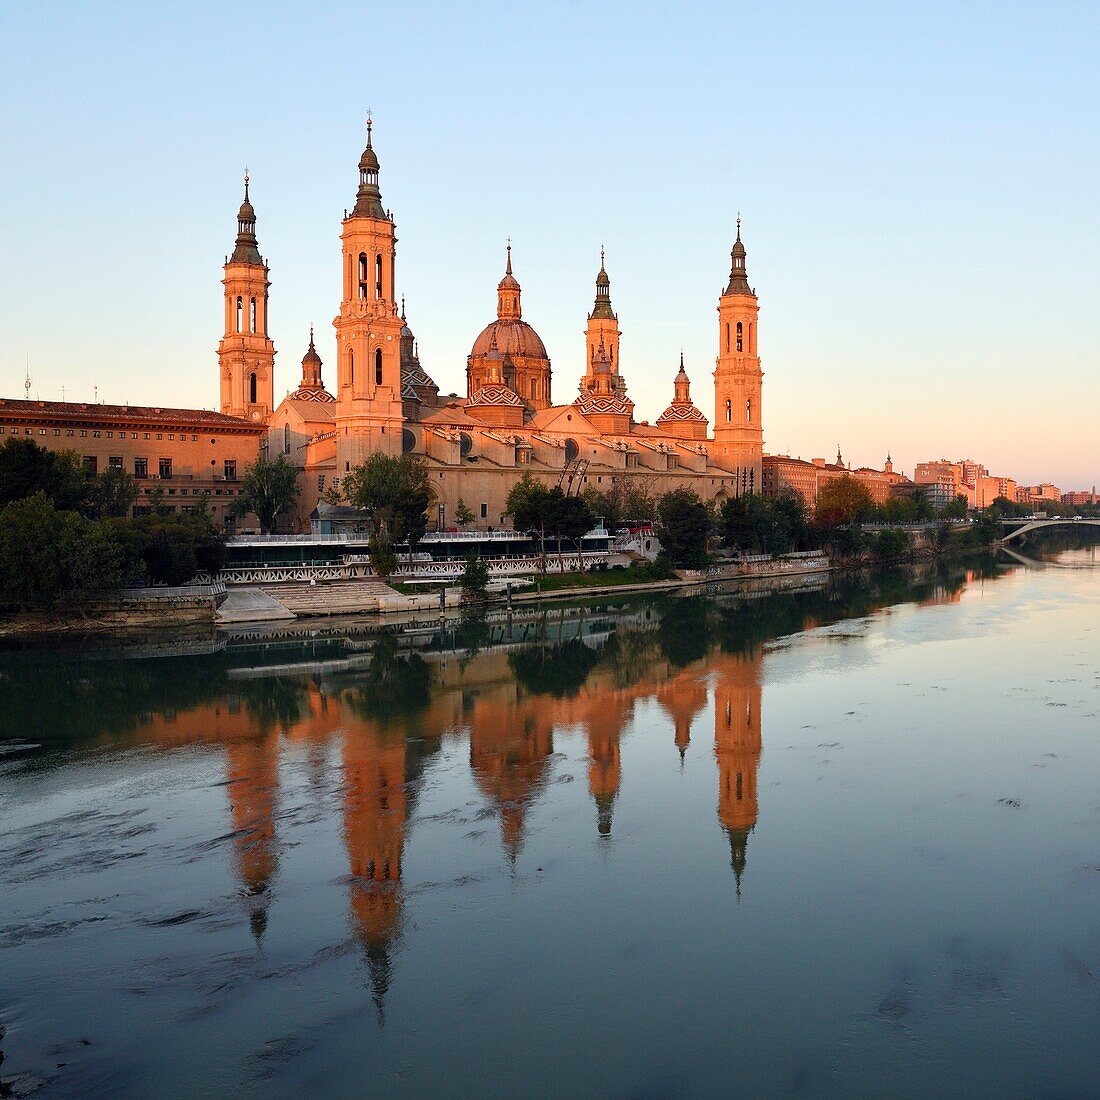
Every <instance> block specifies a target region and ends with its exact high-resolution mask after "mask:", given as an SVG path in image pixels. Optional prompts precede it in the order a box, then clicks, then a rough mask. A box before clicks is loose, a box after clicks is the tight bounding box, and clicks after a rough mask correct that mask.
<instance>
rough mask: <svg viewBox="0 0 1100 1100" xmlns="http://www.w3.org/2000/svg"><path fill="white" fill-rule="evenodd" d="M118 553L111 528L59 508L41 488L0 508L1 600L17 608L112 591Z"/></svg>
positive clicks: (118, 579) (116, 579)
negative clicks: (31, 494)
mask: <svg viewBox="0 0 1100 1100" xmlns="http://www.w3.org/2000/svg"><path fill="white" fill-rule="evenodd" d="M121 583H122V552H121V548H120V546H119V544H118V541H117V540H116V539H115V537H114V535H113V532H112V531H111V529H110V527H108V526H107V525H106V524H103V523H100V522H95V521H91V520H88V519H85V518H84V517H83V516H81V515H79V514H78V513H76V512H73V511H59V510H58V509H57V508H55V507H54V503H53V501H52V500H51V499H50V498H49V497H48V496H47V495H46V493H45V492H44V491H42V490H39V491H38V492H36V493H35V494H34V495H33V496H30V497H27V498H25V499H22V500H16V501H12V502H10V503H9V504H6V505H5V506H4V507H3V508H0V600H2V602H3V603H4V605H5V606H8V607H15V608H21V609H30V608H51V607H55V606H57V605H58V604H65V603H81V602H84V601H86V600H88V599H92V598H95V597H98V596H103V595H106V594H109V593H111V592H113V591H117V589H118V588H119V587H120V585H121Z"/></svg>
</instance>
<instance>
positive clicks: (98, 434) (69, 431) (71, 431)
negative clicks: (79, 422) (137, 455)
mask: <svg viewBox="0 0 1100 1100" xmlns="http://www.w3.org/2000/svg"><path fill="white" fill-rule="evenodd" d="M51 431H52V433H53V435H54V436H55V437H57V436H60V435H61V429H60V428H53V429H49V428H39V429H38V434H39V435H49V434H50V433H51ZM9 432H10V433H11V434H12V435H18V434H19V429H18V428H14V427H13V428H5V427H4V426H3V425H0V435H4V434H6V433H9ZM76 432H77V429H75V428H66V429H65V436H66V438H67V439H72V438H74V436H75V435H76ZM89 433H90V434H91V437H92V439H101V438H106V439H114V438H115V433H114V432H113V431H112V432H106V431H103V430H102V429H99V428H91V429H88V428H81V429H80V438H81V439H87V438H88V436H89ZM23 434H24V435H34V434H35V429H34V428H24V429H23ZM155 434H156V438H157V439H161V440H162V439H164V434H163V433H162V432H156V433H155ZM118 438H119V439H125V438H126V432H119V433H118ZM130 438H131V439H137V438H138V433H137V432H130ZM142 438H144V439H152V438H153V433H151V432H143V433H142ZM168 440H169V442H170V443H175V442H176V433H175V432H170V433H169V435H168ZM198 441H199V437H198V436H197V435H193V436H191V442H192V443H198ZM179 442H180V443H186V442H187V435H186V433H184V432H180V433H179ZM210 442H211V443H216V442H217V440H216V439H211V440H210Z"/></svg>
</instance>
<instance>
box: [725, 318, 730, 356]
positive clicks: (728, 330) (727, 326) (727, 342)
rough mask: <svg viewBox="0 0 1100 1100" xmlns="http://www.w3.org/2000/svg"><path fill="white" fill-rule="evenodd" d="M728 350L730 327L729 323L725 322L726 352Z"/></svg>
mask: <svg viewBox="0 0 1100 1100" xmlns="http://www.w3.org/2000/svg"><path fill="white" fill-rule="evenodd" d="M729 350H730V326H729V322H728V321H727V322H726V351H729Z"/></svg>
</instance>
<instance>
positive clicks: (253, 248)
mask: <svg viewBox="0 0 1100 1100" xmlns="http://www.w3.org/2000/svg"><path fill="white" fill-rule="evenodd" d="M267 271H268V269H267V264H266V263H265V262H264V259H263V257H262V256H261V255H260V250H259V248H258V247H257V245H256V211H255V210H253V208H252V203H251V202H250V201H249V198H248V174H247V172H246V173H245V177H244V202H242V203H241V208H240V210H239V211H238V212H237V243H236V245H235V247H234V249H233V255H232V256H230V257H229V259H228V260H226V262H225V277H224V278H223V279H222V286H224V287H225V335H224V336H223V337H222V338H221V342H220V343H219V344H218V369H219V373H220V376H221V411H222V412H223V413H226V414H228V415H229V416H241V417H245V418H247V419H248V420H252V421H256V422H263V421H266V420H267V419H268V417H270V416H271V412H272V409H274V407H275V402H274V393H275V378H274V374H275V345H274V344H273V343H272V342H271V338H270V337H269V336H268V333H267V291H268V287H270V286H271V283H270V281H269V280H268V277H267Z"/></svg>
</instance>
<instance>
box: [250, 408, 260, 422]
mask: <svg viewBox="0 0 1100 1100" xmlns="http://www.w3.org/2000/svg"><path fill="white" fill-rule="evenodd" d="M252 419H253V420H259V419H260V411H259V409H253V410H252Z"/></svg>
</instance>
